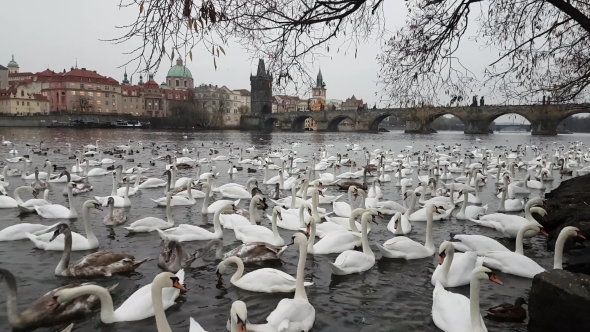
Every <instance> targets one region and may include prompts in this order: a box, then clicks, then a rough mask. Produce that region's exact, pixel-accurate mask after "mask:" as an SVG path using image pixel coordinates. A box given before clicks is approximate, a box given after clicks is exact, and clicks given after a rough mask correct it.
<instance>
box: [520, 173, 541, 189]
mask: <svg viewBox="0 0 590 332" xmlns="http://www.w3.org/2000/svg"><path fill="white" fill-rule="evenodd" d="M524 181H526V185H527V187H528V188H532V189H545V184H544V183H543V181H537V180H531V175H530V174H529V175H527V176H526V178H525V179H524Z"/></svg>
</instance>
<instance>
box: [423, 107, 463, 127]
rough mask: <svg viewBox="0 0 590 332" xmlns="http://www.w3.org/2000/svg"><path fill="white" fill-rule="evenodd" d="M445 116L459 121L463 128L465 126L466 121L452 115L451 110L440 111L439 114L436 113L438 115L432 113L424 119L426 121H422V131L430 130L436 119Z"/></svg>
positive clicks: (454, 114)
mask: <svg viewBox="0 0 590 332" xmlns="http://www.w3.org/2000/svg"><path fill="white" fill-rule="evenodd" d="M445 115H452V116H453V117H455V118H457V119H459V120H460V121H461V122H462V123H463V125H464V126H466V125H467V120H466V119H464V118H463V117H462V116H460V115H458V114H456V113H454V112H453V111H452V110H444V111H441V112H438V113H434V114H431V115H430V116H428V117H427V118H426V120H424V129H427V130H428V129H431V126H432V123H433V122H434V121H435V120H436V119H438V118H440V117H442V116H445Z"/></svg>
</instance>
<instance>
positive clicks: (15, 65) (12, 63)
mask: <svg viewBox="0 0 590 332" xmlns="http://www.w3.org/2000/svg"><path fill="white" fill-rule="evenodd" d="M7 67H8V68H18V63H16V61H14V54H13V55H12V60H10V62H9V63H8V66H7Z"/></svg>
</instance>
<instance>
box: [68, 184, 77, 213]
mask: <svg viewBox="0 0 590 332" xmlns="http://www.w3.org/2000/svg"><path fill="white" fill-rule="evenodd" d="M72 190H73V189H72V188H70V187H69V186H68V202H69V203H70V218H76V217H78V214H77V213H76V207H75V206H74V194H73V193H72Z"/></svg>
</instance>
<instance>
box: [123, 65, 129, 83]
mask: <svg viewBox="0 0 590 332" xmlns="http://www.w3.org/2000/svg"><path fill="white" fill-rule="evenodd" d="M123 84H129V80H128V79H127V67H125V74H123Z"/></svg>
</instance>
